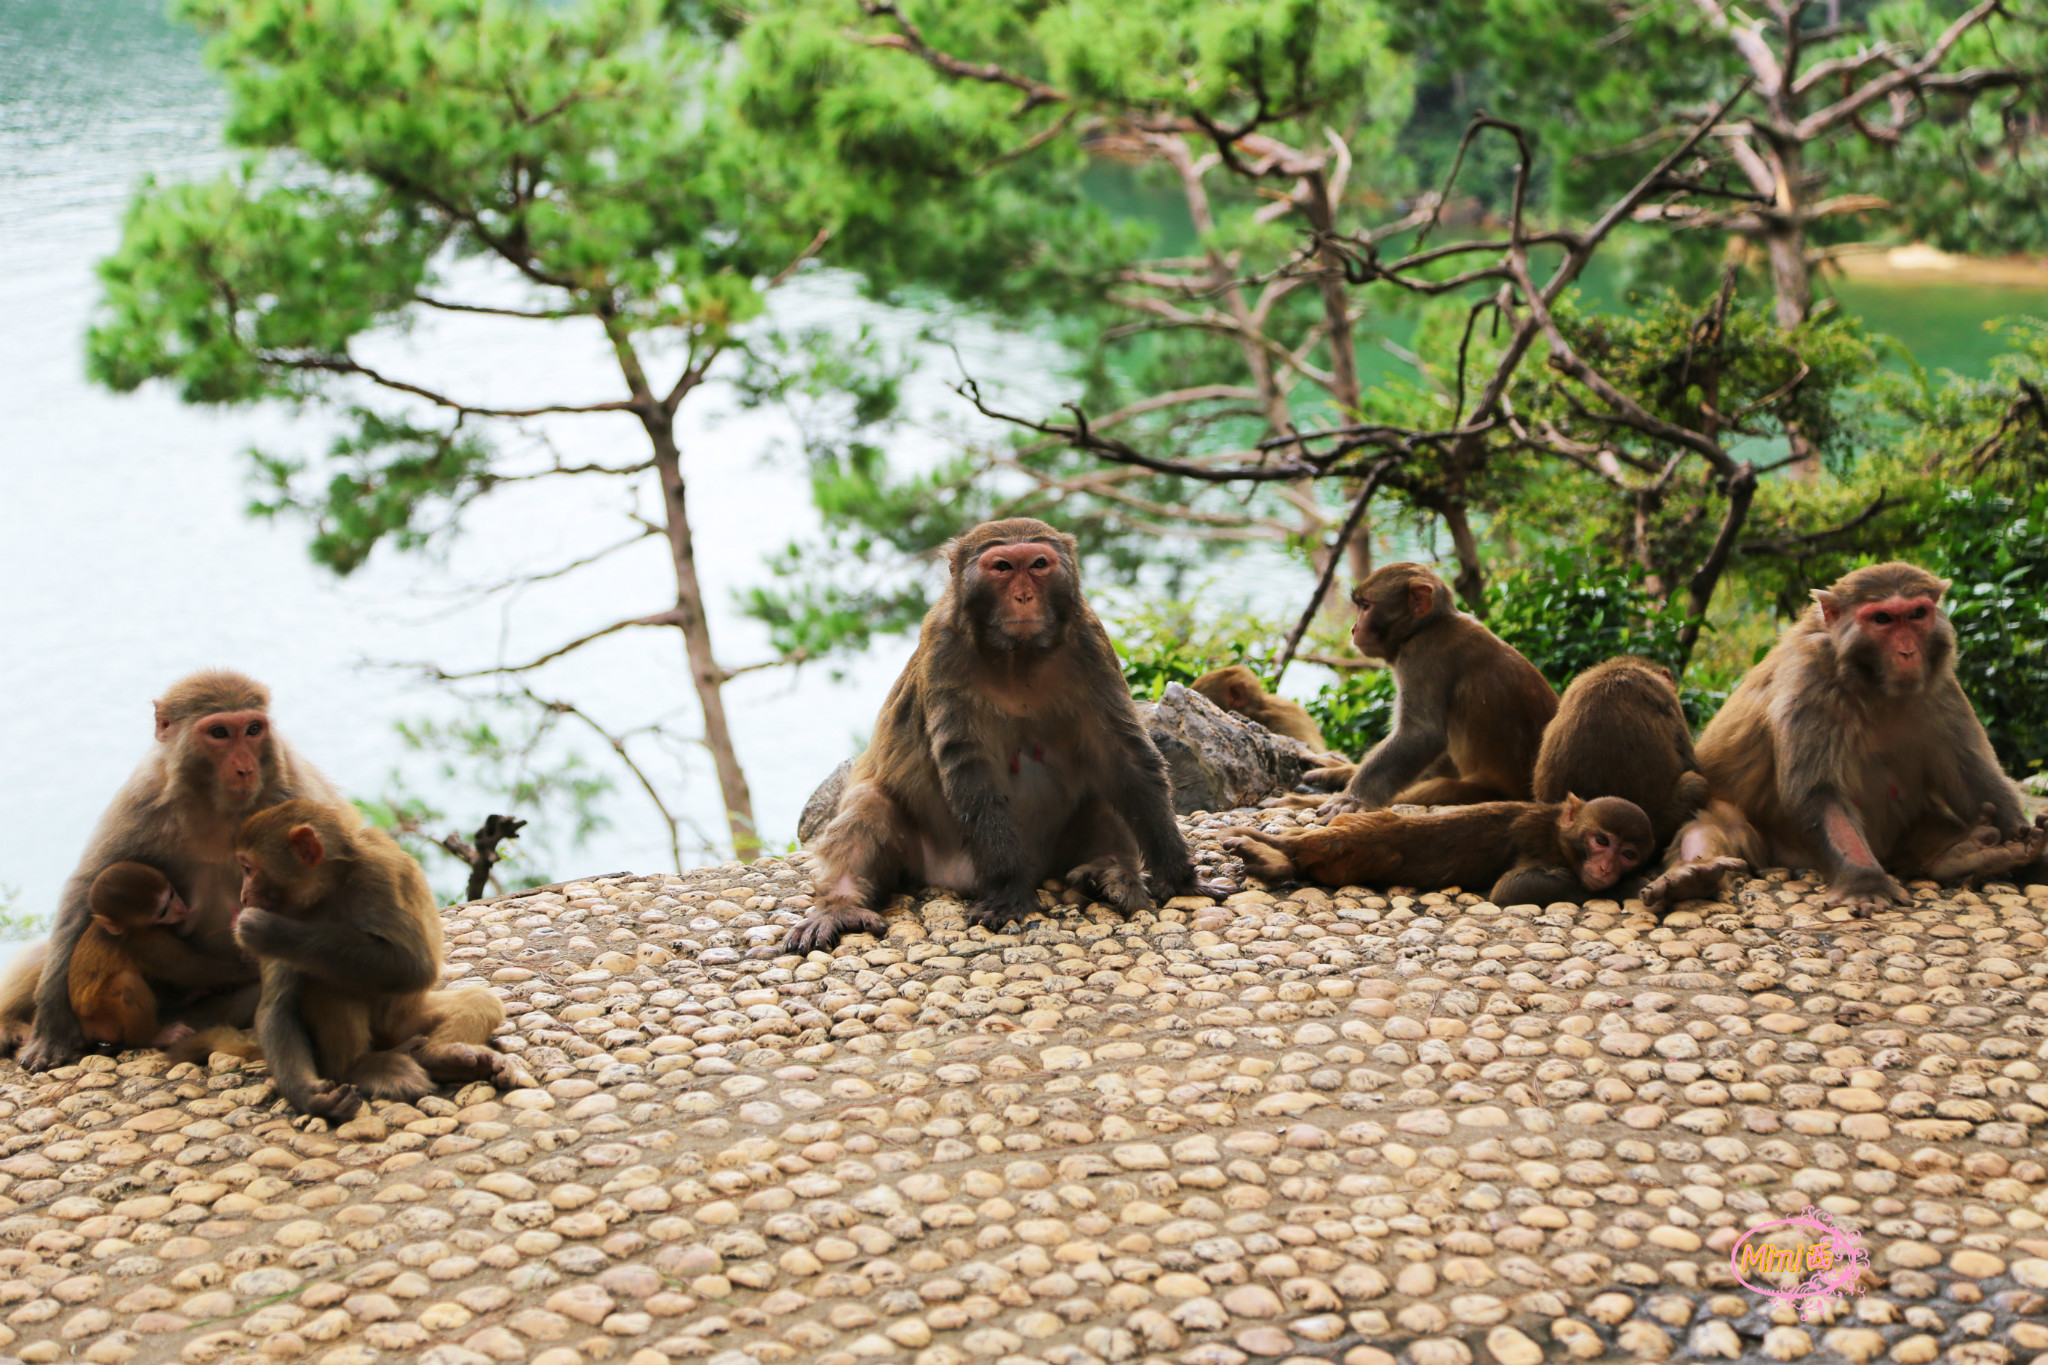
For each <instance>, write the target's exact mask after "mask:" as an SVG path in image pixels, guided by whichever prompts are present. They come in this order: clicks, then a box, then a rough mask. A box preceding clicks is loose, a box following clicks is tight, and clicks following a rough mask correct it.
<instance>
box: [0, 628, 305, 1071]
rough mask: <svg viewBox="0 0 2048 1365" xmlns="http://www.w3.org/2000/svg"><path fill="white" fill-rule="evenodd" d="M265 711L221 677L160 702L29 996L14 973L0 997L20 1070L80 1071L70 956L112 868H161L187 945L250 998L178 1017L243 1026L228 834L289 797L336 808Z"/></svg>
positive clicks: (197, 677) (254, 688) (258, 700)
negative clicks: (142, 751) (235, 780)
mask: <svg viewBox="0 0 2048 1365" xmlns="http://www.w3.org/2000/svg"><path fill="white" fill-rule="evenodd" d="M269 705H270V693H269V690H268V689H267V688H265V687H264V686H263V684H261V683H259V682H257V681H255V680H254V679H253V678H248V677H244V676H243V675H242V674H239V673H231V672H228V671H226V670H221V669H212V670H208V671H206V672H202V673H194V674H192V675H191V676H189V677H186V678H184V679H181V680H180V681H178V682H177V683H175V684H173V685H172V686H171V687H170V689H169V690H168V691H166V692H165V693H164V694H163V697H162V699H161V700H159V701H158V702H157V703H156V708H155V709H156V740H157V743H156V747H155V749H154V750H153V751H152V752H151V753H150V754H149V756H148V757H146V758H145V759H143V761H142V763H141V764H140V766H138V767H137V768H136V770H135V772H134V773H133V774H132V775H131V776H130V777H129V778H128V781H127V782H126V784H125V785H123V786H122V788H121V790H120V792H119V793H118V794H116V796H115V797H114V799H113V802H112V803H111V804H110V805H109V806H108V807H107V810H106V812H105V814H103V815H102V816H101V817H100V821H99V825H98V827H97V828H95V829H94V831H93V833H92V837H91V838H90V839H89V840H88V841H87V843H86V848H85V853H84V856H82V857H81V858H80V859H79V861H78V866H77V868H76V870H74V871H73V872H72V874H71V877H70V879H69V880H68V881H67V882H65V884H64V891H63V895H62V898H61V900H60V901H59V903H58V907H57V914H56V924H55V927H54V928H53V929H52V930H51V932H50V940H49V943H48V945H47V947H45V948H44V949H43V950H42V952H41V953H40V955H39V956H40V961H41V974H40V976H39V977H38V978H37V980H36V983H35V985H34V987H33V989H32V990H31V991H29V992H28V997H27V998H24V996H23V991H22V986H23V981H22V978H21V977H20V976H18V975H14V976H10V978H9V981H8V986H7V988H6V990H5V991H4V992H0V995H4V997H5V999H4V1000H0V1018H4V1019H8V1020H12V1021H14V1023H13V1025H12V1026H11V1027H10V1028H8V1029H6V1030H5V1031H4V1033H0V1043H11V1042H16V1041H19V1042H20V1043H21V1057H20V1060H21V1064H22V1066H24V1067H25V1068H27V1069H28V1070H30V1071H45V1070H48V1069H49V1068H51V1067H53V1066H62V1065H64V1064H66V1063H68V1062H73V1061H76V1060H77V1059H78V1057H79V1055H80V1054H81V1053H82V1051H83V1050H84V1047H85V1037H84V1034H83V1033H82V1032H81V1030H80V1028H79V1023H78V1016H77V1014H76V1012H75V1011H73V1009H72V1007H71V958H72V954H73V952H74V951H75V950H76V948H77V946H78V941H79V939H80V937H82V936H83V935H84V933H85V928H86V925H87V924H88V923H89V922H90V921H91V910H90V909H89V907H88V906H87V904H86V897H87V892H88V890H89V888H90V887H91V886H92V883H93V879H94V878H95V877H97V876H99V874H100V873H101V872H102V871H104V870H105V869H106V868H107V867H108V866H109V865H110V864H113V863H117V862H138V863H146V864H148V865H149V866H151V867H155V868H159V869H161V870H162V871H163V873H164V875H165V876H167V877H168V878H169V879H170V881H171V884H172V885H173V886H175V887H176V888H177V889H178V891H179V893H180V894H181V895H182V896H183V897H184V899H185V902H186V904H187V905H189V906H190V907H191V908H192V911H193V918H194V927H193V931H192V934H191V937H190V939H189V942H190V944H191V946H192V947H193V948H194V949H196V950H197V951H198V952H200V953H202V954H204V955H206V956H209V957H213V958H217V959H219V960H220V961H221V962H222V963H224V964H226V965H227V966H228V967H230V968H232V969H234V970H235V971H236V972H238V973H239V979H242V980H246V981H247V982H249V983H250V984H249V987H248V989H247V990H244V991H238V992H231V993H227V994H221V995H214V996H211V997H207V998H205V999H202V1000H199V1001H197V1002H195V1003H193V1004H192V1005H189V1006H184V1007H181V1008H180V1009H179V1010H178V1011H177V1013H178V1015H179V1016H180V1017H181V1018H182V1019H184V1020H185V1021H187V1022H189V1023H192V1024H195V1025H198V1026H202V1027H203V1026H206V1025H209V1024H213V1023H218V1022H221V1021H223V1020H226V1021H234V1020H237V1019H240V1020H244V1021H246V1020H247V1019H248V1018H249V1017H251V1015H252V1013H253V1011H254V1009H255V1006H256V989H255V985H254V981H255V971H254V969H253V968H252V967H251V966H249V964H247V963H246V962H244V961H243V958H242V953H241V950H240V949H239V948H237V947H236V946H235V942H234V938H233V935H232V932H231V929H232V925H233V923H234V915H235V898H236V891H237V888H238V887H239V885H240V881H241V874H240V872H239V871H238V870H237V868H236V866H235V854H234V845H235V831H236V829H238V828H239V827H240V826H241V823H242V821H243V820H244V819H245V818H247V817H248V816H249V815H250V814H251V813H253V812H255V811H259V810H262V809H264V808H265V807H267V806H274V805H276V804H277V803H278V802H280V801H284V800H288V799H290V798H292V797H295V796H310V797H314V798H317V799H320V800H330V801H331V800H339V799H340V796H339V794H338V793H337V792H336V791H335V790H334V788H333V787H331V786H330V785H329V784H328V782H327V779H326V778H324V777H322V776H321V775H320V773H319V771H318V770H317V769H315V768H314V767H313V766H312V765H311V764H309V763H307V762H306V761H305V760H304V759H303V758H300V757H299V755H298V754H297V753H296V752H295V751H294V750H293V749H292V747H291V745H290V744H288V743H287V742H286V741H285V739H284V737H283V736H282V735H280V734H278V733H277V732H276V731H275V730H274V729H272V728H270V726H269V724H268V714H267V713H268V710H269ZM215 717H231V718H233V719H234V722H235V725H236V728H237V735H236V736H235V737H232V738H230V739H229V740H227V741H225V746H226V747H225V748H223V747H221V745H222V743H223V742H222V741H218V740H216V739H215V738H213V737H211V736H209V735H208V734H206V733H203V732H205V731H207V730H210V729H211V728H212V727H211V726H210V725H209V724H208V722H209V720H211V719H212V718H215ZM252 719H253V720H254V721H256V722H260V724H259V729H260V734H258V735H256V736H250V735H248V734H247V733H246V731H247V728H248V724H249V723H250V722H251V721H252ZM244 758H246V759H249V760H251V761H252V762H253V763H254V769H253V771H252V772H250V774H249V776H250V777H251V779H252V781H251V782H250V784H249V786H248V787H247V788H246V789H244V788H241V787H238V786H234V785H232V784H231V783H230V781H229V774H230V770H231V769H233V768H235V767H236V766H237V764H238V763H239V762H240V760H241V759H244ZM159 1003H160V1004H161V1003H162V1002H161V1001H160V1002H159ZM23 1035H27V1036H26V1037H25V1038H24V1036H23Z"/></svg>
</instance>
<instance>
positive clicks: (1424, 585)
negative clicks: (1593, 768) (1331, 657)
mask: <svg viewBox="0 0 2048 1365" xmlns="http://www.w3.org/2000/svg"><path fill="white" fill-rule="evenodd" d="M1351 601H1352V604H1353V605H1354V606H1355V607H1356V608H1357V616H1356V617H1355V618H1354V620H1353V622H1352V626H1351V641H1352V643H1353V644H1355V645H1356V646H1357V647H1358V650H1359V652H1360V653H1361V654H1364V655H1366V656H1367V657H1368V658H1374V659H1385V660H1386V661H1387V662H1388V663H1389V664H1391V665H1393V669H1394V689H1395V691H1394V729H1393V733H1391V734H1389V735H1388V736H1387V737H1386V738H1385V739H1383V740H1381V741H1380V742H1379V743H1378V744H1376V745H1374V746H1373V750H1372V752H1371V753H1369V754H1367V755H1366V756H1365V757H1364V759H1362V760H1361V761H1360V762H1359V765H1358V768H1357V771H1355V772H1354V773H1352V775H1351V780H1350V782H1349V783H1348V784H1346V786H1345V788H1344V790H1343V791H1342V792H1340V793H1339V794H1338V795H1336V796H1334V797H1331V798H1330V799H1329V800H1327V801H1324V802H1322V810H1323V813H1324V816H1325V818H1327V817H1329V816H1334V815H1342V814H1344V813H1346V812H1349V811H1360V810H1377V809H1379V808H1380V807H1382V806H1387V805H1418V806H1448V805H1470V804H1472V803H1474V802H1479V801H1502V800H1526V799H1528V797H1529V794H1530V791H1531V785H1530V779H1531V777H1532V776H1533V775H1534V772H1535V767H1536V749H1537V745H1538V744H1539V743H1540V742H1541V741H1542V738H1543V727H1544V726H1545V725H1547V724H1549V722H1550V718H1551V716H1552V715H1554V714H1556V712H1557V693H1556V692H1554V691H1552V690H1551V687H1550V684H1549V683H1547V682H1545V681H1544V679H1543V675H1542V674H1541V673H1538V672H1537V671H1536V666H1535V665H1534V664H1532V663H1530V662H1529V661H1528V660H1527V659H1525V658H1523V657H1522V655H1521V653H1520V652H1519V651H1517V650H1516V649H1515V648H1514V646H1512V645H1510V644H1508V643H1507V642H1506V641H1504V640H1502V639H1501V638H1500V637H1499V636H1497V635H1495V634H1494V633H1493V632H1492V631H1490V630H1488V629H1487V628H1486V627H1485V626H1483V625H1481V624H1480V623H1479V622H1478V621H1477V620H1475V619H1473V618H1472V617H1470V616H1467V615H1465V614H1464V613H1463V612H1460V611H1459V610H1457V608H1456V607H1455V606H1454V605H1453V603H1452V599H1451V589H1450V586H1449V585H1448V584H1446V583H1445V582H1444V581H1443V579H1441V578H1439V577H1437V576H1436V575H1435V574H1434V573H1432V572H1430V570H1428V569H1426V568H1424V567H1423V566H1422V565H1420V564H1388V565H1386V566H1384V567H1383V568H1380V569H1377V570H1375V571H1374V572H1373V574H1372V576H1371V577H1369V578H1367V579H1366V580H1365V581H1364V582H1363V583H1361V584H1359V585H1358V587H1357V588H1356V589H1355V590H1353V592H1352V594H1351ZM1446 758H1448V759H1449V761H1450V762H1451V764H1453V765H1454V766H1455V769H1456V776H1452V777H1442V776H1438V777H1428V776H1425V773H1426V772H1427V771H1428V770H1429V769H1430V767H1431V765H1432V764H1435V763H1438V762H1439V761H1441V760H1443V759H1446ZM1418 778H1420V779H1421V780H1420V781H1418V780H1417V779H1418ZM1316 800H1317V798H1314V797H1297V798H1293V799H1292V800H1291V801H1290V802H1289V803H1288V804H1303V805H1307V804H1314V803H1315V802H1316Z"/></svg>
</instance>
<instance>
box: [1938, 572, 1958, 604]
mask: <svg viewBox="0 0 2048 1365" xmlns="http://www.w3.org/2000/svg"><path fill="white" fill-rule="evenodd" d="M1934 581H1935V584H1936V585H1937V586H1936V587H1935V589H1934V600H1935V601H1937V602H1939V601H1940V600H1941V599H1942V598H1943V597H1944V596H1946V595H1947V593H1948V590H1949V589H1950V588H1953V587H1954V586H1955V585H1956V581H1955V580H1954V579H1953V578H1937V579H1935V580H1934Z"/></svg>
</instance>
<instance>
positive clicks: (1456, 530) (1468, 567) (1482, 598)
mask: <svg viewBox="0 0 2048 1365" xmlns="http://www.w3.org/2000/svg"><path fill="white" fill-rule="evenodd" d="M1439 515H1441V516H1442V517H1443V519H1444V525H1445V527H1447V528H1448V529H1449V530H1450V533H1451V549H1452V550H1453V552H1455V553H1456V554H1457V556H1458V576H1457V577H1456V578H1455V579H1453V580H1452V581H1451V586H1452V587H1453V588H1455V589H1457V592H1458V596H1459V597H1460V598H1462V599H1463V600H1464V603H1465V606H1466V608H1467V609H1468V610H1469V611H1471V613H1472V614H1473V615H1474V616H1477V617H1480V618H1482V619H1483V618H1484V617H1485V616H1486V565H1485V563H1484V561H1482V560H1481V559H1480V557H1479V538H1478V537H1477V536H1475V535H1473V534H1472V523H1471V521H1470V520H1469V519H1468V518H1467V517H1466V515H1465V504H1463V503H1461V502H1452V503H1446V504H1445V505H1444V506H1443V507H1442V509H1441V510H1440V512H1439Z"/></svg>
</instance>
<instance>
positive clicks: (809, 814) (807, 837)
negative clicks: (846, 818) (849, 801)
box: [796, 758, 853, 844]
mask: <svg viewBox="0 0 2048 1365" xmlns="http://www.w3.org/2000/svg"><path fill="white" fill-rule="evenodd" d="M852 772H853V760H852V759H850V758H849V759H847V760H846V761H845V762H843V763H841V764H840V765H839V766H838V767H836V768H834V769H833V770H832V771H831V773H829V774H828V775H827V776H826V778H825V780H824V781H823V782H820V783H819V784H818V789H817V790H816V791H814V792H812V793H811V799H810V800H808V801H806V802H804V813H803V814H802V815H799V816H798V817H797V818H796V837H797V840H798V842H800V843H804V844H808V843H810V842H811V840H812V839H814V838H816V837H817V836H818V835H820V834H823V833H824V832H825V826H827V825H829V824H831V823H832V814H833V812H834V811H836V810H838V809H839V793H840V792H842V791H844V790H846V779H847V777H848V776H849V775H850V774H851V773H852Z"/></svg>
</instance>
